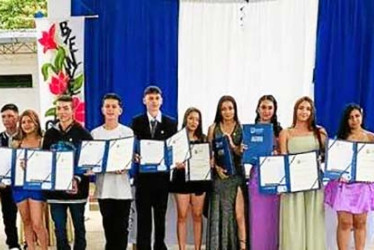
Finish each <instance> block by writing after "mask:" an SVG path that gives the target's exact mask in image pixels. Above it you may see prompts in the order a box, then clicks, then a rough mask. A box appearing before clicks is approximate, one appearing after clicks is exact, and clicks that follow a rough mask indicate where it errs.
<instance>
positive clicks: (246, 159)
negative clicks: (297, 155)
mask: <svg viewBox="0 0 374 250" xmlns="http://www.w3.org/2000/svg"><path fill="white" fill-rule="evenodd" d="M243 143H244V144H245V145H247V146H248V149H247V150H245V151H244V154H243V163H249V164H252V165H255V164H256V162H257V159H258V157H259V156H268V155H271V154H272V152H273V147H274V134H273V125H272V124H245V125H243Z"/></svg>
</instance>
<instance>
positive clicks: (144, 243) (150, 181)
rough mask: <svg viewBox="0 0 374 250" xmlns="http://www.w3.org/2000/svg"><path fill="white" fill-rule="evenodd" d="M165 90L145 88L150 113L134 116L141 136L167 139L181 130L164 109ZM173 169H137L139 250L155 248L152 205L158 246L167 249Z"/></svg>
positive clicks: (157, 247) (146, 102)
mask: <svg viewBox="0 0 374 250" xmlns="http://www.w3.org/2000/svg"><path fill="white" fill-rule="evenodd" d="M161 94H162V92H161V90H160V89H159V88H158V87H157V86H148V87H147V88H146V89H145V90H144V97H143V103H144V105H145V106H146V108H147V113H145V114H141V115H138V116H136V117H134V118H133V121H132V129H133V131H134V134H135V136H136V137H137V139H138V140H142V139H153V140H165V139H167V138H168V137H170V136H172V135H173V134H175V132H176V131H177V122H176V121H175V120H174V119H173V118H171V117H169V116H166V115H164V114H162V113H161V111H160V107H161V105H162V96H161ZM168 185H169V173H167V172H165V173H163V172H159V173H137V175H136V177H135V187H136V195H135V199H136V200H135V201H136V209H137V213H138V217H137V219H138V222H137V239H136V244H137V248H138V249H139V250H150V249H151V235H152V208H153V214H154V224H155V242H154V244H153V249H154V250H164V249H167V247H166V245H165V242H164V238H165V215H166V209H167V203H168Z"/></svg>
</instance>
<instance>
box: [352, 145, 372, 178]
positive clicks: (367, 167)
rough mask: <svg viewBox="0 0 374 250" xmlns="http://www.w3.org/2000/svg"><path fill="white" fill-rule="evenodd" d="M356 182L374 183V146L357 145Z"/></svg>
mask: <svg viewBox="0 0 374 250" xmlns="http://www.w3.org/2000/svg"><path fill="white" fill-rule="evenodd" d="M356 181H366V182H374V144H372V143H357V161H356Z"/></svg>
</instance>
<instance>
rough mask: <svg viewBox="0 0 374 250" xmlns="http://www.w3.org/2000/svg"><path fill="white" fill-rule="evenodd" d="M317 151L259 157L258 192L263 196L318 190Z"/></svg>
mask: <svg viewBox="0 0 374 250" xmlns="http://www.w3.org/2000/svg"><path fill="white" fill-rule="evenodd" d="M317 157H318V153H317V151H311V152H305V153H299V154H289V155H275V156H262V157H259V164H258V165H259V175H258V178H259V180H258V181H259V184H260V185H259V190H260V192H261V193H265V194H275V193H285V192H288V193H290V192H299V191H308V190H314V189H319V188H320V182H319V179H320V177H319V163H318V158H317Z"/></svg>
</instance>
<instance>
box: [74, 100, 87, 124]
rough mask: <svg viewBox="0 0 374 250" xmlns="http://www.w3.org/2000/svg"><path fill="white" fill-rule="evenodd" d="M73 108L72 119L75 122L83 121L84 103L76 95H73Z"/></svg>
mask: <svg viewBox="0 0 374 250" xmlns="http://www.w3.org/2000/svg"><path fill="white" fill-rule="evenodd" d="M73 109H74V119H75V120H76V121H77V122H80V123H84V120H85V119H84V118H85V115H84V110H85V103H84V102H82V101H81V100H80V99H79V98H78V97H73Z"/></svg>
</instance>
